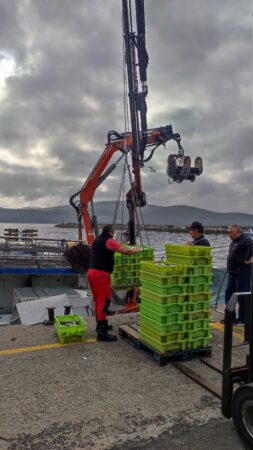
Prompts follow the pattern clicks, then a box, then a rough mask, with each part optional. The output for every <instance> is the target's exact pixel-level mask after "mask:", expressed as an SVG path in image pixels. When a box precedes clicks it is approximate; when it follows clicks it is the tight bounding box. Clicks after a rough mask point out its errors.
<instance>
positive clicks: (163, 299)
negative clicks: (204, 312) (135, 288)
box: [140, 287, 193, 305]
mask: <svg viewBox="0 0 253 450" xmlns="http://www.w3.org/2000/svg"><path fill="white" fill-rule="evenodd" d="M140 295H141V299H142V298H143V297H145V298H147V299H148V300H154V301H156V302H158V303H161V304H162V305H166V304H167V303H177V302H183V301H185V299H186V298H187V296H186V293H185V294H168V295H162V294H158V293H157V292H154V291H150V290H148V289H144V288H142V287H141V288H140ZM192 295H193V294H192Z"/></svg>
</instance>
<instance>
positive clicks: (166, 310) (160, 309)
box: [141, 296, 187, 316]
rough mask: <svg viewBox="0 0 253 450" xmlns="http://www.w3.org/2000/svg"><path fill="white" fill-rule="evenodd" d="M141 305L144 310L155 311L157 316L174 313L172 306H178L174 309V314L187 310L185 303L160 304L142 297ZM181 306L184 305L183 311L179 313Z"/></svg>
mask: <svg viewBox="0 0 253 450" xmlns="http://www.w3.org/2000/svg"><path fill="white" fill-rule="evenodd" d="M141 305H142V306H144V307H145V308H150V309H151V310H153V311H156V312H157V313H158V314H161V315H163V316H164V315H166V314H170V313H171V312H174V310H173V308H174V305H178V308H176V309H175V311H176V312H183V311H186V310H187V303H186V302H183V301H175V302H167V303H165V304H162V303H159V302H156V301H155V300H150V299H149V298H146V297H143V296H142V297H141ZM181 305H184V308H183V311H180V307H181Z"/></svg>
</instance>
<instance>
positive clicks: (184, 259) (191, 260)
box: [166, 253, 212, 266]
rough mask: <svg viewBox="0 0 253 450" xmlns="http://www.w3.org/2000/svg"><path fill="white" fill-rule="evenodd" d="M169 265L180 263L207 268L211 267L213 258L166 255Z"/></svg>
mask: <svg viewBox="0 0 253 450" xmlns="http://www.w3.org/2000/svg"><path fill="white" fill-rule="evenodd" d="M166 257H167V261H168V263H170V264H171V263H179V264H186V265H190V266H196V265H198V266H205V265H210V264H211V262H212V257H211V256H187V255H179V254H172V253H166Z"/></svg>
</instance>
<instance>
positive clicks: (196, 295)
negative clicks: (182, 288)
mask: <svg viewBox="0 0 253 450" xmlns="http://www.w3.org/2000/svg"><path fill="white" fill-rule="evenodd" d="M186 298H187V301H189V302H200V301H204V302H205V301H206V302H207V301H208V300H209V302H211V300H212V293H211V291H208V292H193V293H191V294H187V296H186Z"/></svg>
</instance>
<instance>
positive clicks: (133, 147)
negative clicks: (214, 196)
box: [69, 0, 203, 244]
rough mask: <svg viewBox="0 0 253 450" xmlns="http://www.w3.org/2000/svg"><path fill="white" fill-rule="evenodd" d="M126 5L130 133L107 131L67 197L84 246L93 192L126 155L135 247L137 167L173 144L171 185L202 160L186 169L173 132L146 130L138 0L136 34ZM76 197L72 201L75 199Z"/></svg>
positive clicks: (94, 229)
mask: <svg viewBox="0 0 253 450" xmlns="http://www.w3.org/2000/svg"><path fill="white" fill-rule="evenodd" d="M131 3H132V0H122V14H123V31H124V49H125V61H126V67H127V80H128V97H129V109H130V118H131V132H125V133H120V134H119V133H117V132H116V131H109V132H108V140H107V144H106V147H105V150H104V152H103V153H102V155H101V157H100V158H99V160H98V162H97V163H96V165H95V167H94V168H93V170H92V172H91V174H90V175H89V176H88V178H87V179H86V181H85V183H84V185H83V187H82V188H81V189H80V191H78V192H77V193H75V194H74V195H72V196H71V197H70V200H69V201H70V204H71V205H72V206H73V207H74V208H75V210H76V213H77V218H78V223H79V236H78V239H79V240H82V221H83V224H84V228H85V233H86V239H87V243H88V244H92V243H93V241H94V239H95V237H96V236H97V235H98V224H97V218H96V215H95V211H94V204H93V198H94V194H95V191H96V189H97V188H98V187H99V186H100V184H101V183H102V182H103V181H104V180H105V179H106V178H107V177H108V176H109V175H110V174H111V172H112V171H113V170H114V169H115V167H116V166H117V164H118V162H119V161H120V160H121V159H123V158H125V157H126V155H127V154H131V159H132V173H133V180H132V182H131V188H130V190H129V192H127V194H126V204H127V208H128V213H129V221H128V235H129V243H130V244H135V243H136V208H141V207H143V206H145V205H146V196H145V193H144V192H143V190H142V183H141V168H142V167H143V166H144V164H145V163H146V162H148V161H150V160H151V158H152V157H153V154H154V152H155V150H156V149H157V148H158V147H160V146H161V145H165V144H166V142H167V141H169V140H174V141H176V143H177V145H178V153H176V154H172V155H169V157H168V167H167V174H168V175H169V178H170V179H171V180H172V181H176V182H179V183H180V182H182V181H183V180H190V181H194V180H195V177H196V175H197V176H198V175H200V174H201V173H202V170H203V168H202V160H201V158H199V157H198V158H196V160H195V165H194V167H191V158H190V157H189V156H186V157H184V150H183V148H182V146H181V137H180V135H179V134H178V133H174V132H173V130H172V126H171V125H166V126H162V127H159V128H153V129H148V128H147V105H146V96H147V93H148V86H147V66H148V54H147V50H146V42H145V15H144V0H135V10H136V31H134V30H133V20H132V4H131ZM137 69H138V70H137ZM138 81H139V82H140V84H141V91H139V82H138ZM147 150H150V154H149V155H148V156H147V157H146V158H145V153H146V151H147ZM116 152H120V153H121V155H120V157H119V158H118V160H117V161H116V162H115V163H113V164H111V165H110V166H109V167H108V168H107V165H108V163H109V161H110V160H111V158H112V156H113V155H114V153H116ZM183 157H184V160H183V164H182V165H180V163H179V160H180V159H182V158H183ZM77 197H78V200H75V199H76V198H77ZM89 205H90V206H91V210H92V215H91V216H90V214H89V211H88V207H89Z"/></svg>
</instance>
